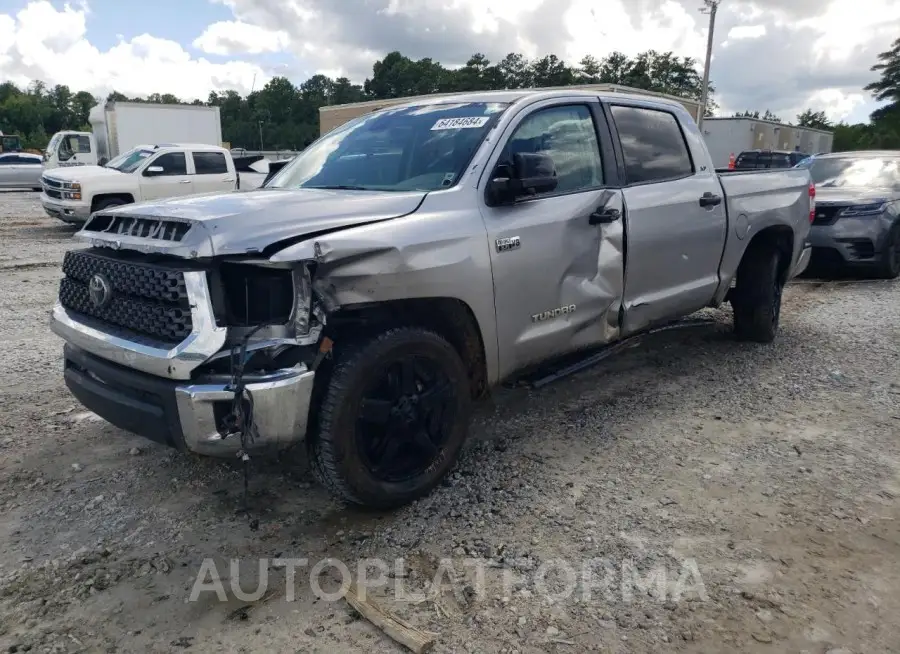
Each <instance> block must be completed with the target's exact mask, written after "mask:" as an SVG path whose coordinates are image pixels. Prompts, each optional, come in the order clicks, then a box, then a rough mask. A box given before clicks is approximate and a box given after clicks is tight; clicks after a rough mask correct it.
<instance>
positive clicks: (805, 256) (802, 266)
mask: <svg viewBox="0 0 900 654" xmlns="http://www.w3.org/2000/svg"><path fill="white" fill-rule="evenodd" d="M810 259H812V246H811V245H810V244H809V242H807V243H805V244H804V245H803V249H802V250H800V256H799V257H797V263H796V264H794V269H793V270H792V271H791V275H790V276H791V277H792V278H793V277H797V276H798V275H802V274H803V273H804V272H805V271H806V269H807V268H808V267H809V262H810Z"/></svg>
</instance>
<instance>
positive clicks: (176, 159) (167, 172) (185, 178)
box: [141, 152, 193, 200]
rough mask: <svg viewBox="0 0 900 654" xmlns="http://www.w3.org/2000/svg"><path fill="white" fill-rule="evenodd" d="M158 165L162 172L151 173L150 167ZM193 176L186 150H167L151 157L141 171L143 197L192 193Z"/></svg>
mask: <svg viewBox="0 0 900 654" xmlns="http://www.w3.org/2000/svg"><path fill="white" fill-rule="evenodd" d="M154 166H158V167H160V168H162V169H163V172H161V173H151V172H150V171H149V170H148V169H149V168H152V167H154ZM192 192H193V191H192V185H191V178H190V176H189V175H188V169H187V158H186V156H185V153H184V152H166V153H163V154H160V155H158V156H157V157H156V158H155V159H151V160H150V161H149V162H148V163H147V165H146V166H144V168H143V170H142V171H141V198H142V199H143V200H159V199H161V198H171V197H176V196H179V195H190V194H191V193H192Z"/></svg>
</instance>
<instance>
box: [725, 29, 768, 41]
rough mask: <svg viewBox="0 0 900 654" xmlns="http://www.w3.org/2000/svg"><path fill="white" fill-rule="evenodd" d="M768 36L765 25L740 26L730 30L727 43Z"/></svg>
mask: <svg viewBox="0 0 900 654" xmlns="http://www.w3.org/2000/svg"><path fill="white" fill-rule="evenodd" d="M765 35H766V26H765V25H738V26H737V27H732V28H731V29H730V30H728V39H727V41H739V40H741V39H758V38H761V37H763V36H765Z"/></svg>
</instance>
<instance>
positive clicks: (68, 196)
mask: <svg viewBox="0 0 900 654" xmlns="http://www.w3.org/2000/svg"><path fill="white" fill-rule="evenodd" d="M62 197H63V200H80V199H81V191H63V192H62Z"/></svg>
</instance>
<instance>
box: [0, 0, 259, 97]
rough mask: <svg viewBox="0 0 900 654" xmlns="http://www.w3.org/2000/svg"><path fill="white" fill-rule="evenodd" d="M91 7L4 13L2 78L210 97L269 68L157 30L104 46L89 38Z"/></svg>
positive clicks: (0, 20) (101, 91) (0, 22)
mask: <svg viewBox="0 0 900 654" xmlns="http://www.w3.org/2000/svg"><path fill="white" fill-rule="evenodd" d="M87 14H88V12H87V8H86V7H85V6H84V5H83V4H82V5H81V6H77V7H73V6H72V5H68V4H67V5H65V6H64V7H63V9H62V10H57V9H55V8H54V7H53V5H52V4H50V3H49V2H47V1H46V0H34V1H32V2H29V4H28V5H27V6H26V7H25V8H24V9H22V10H21V11H19V12H18V13H17V14H16V15H15V16H11V15H9V14H0V34H2V35H3V38H2V39H0V79H2V80H10V81H12V82H14V83H16V84H18V85H21V86H25V85H27V84H28V83H29V82H31V81H34V80H42V81H44V82H46V83H47V84H48V85H51V86H53V85H56V84H65V85H67V86H69V88H71V89H73V90H78V91H80V90H86V91H90V92H92V93H95V94H96V95H106V94H107V93H109V92H110V91H113V90H115V91H119V92H121V93H124V94H126V95H147V94H150V93H173V94H175V95H177V96H179V97H181V98H186V99H190V98H196V97H200V98H203V99H205V98H206V96H207V95H208V94H209V92H210V91H211V90H224V89H236V90H238V91H240V92H243V93H246V92H247V91H249V90H250V87H251V85H252V84H253V79H254V77H256V82H257V84H263V83H265V81H266V79H267V77H268V76H267V75H266V73H265V72H264V71H263V70H262V69H261V68H260V67H259V66H256V65H254V64H251V63H248V62H242V61H229V62H225V63H213V62H210V61H209V60H207V59H204V58H199V59H197V58H194V57H192V56H191V54H190V53H189V52H187V51H186V50H185V49H184V48H183V47H182V46H181V45H180V44H178V43H176V42H175V41H171V40H168V39H161V38H157V37H155V36H152V35H150V34H141V35H140V36H136V37H134V38H133V39H131V40H130V41H125V40H120V42H119V43H118V44H116V45H115V46H113V47H112V48H110V49H109V50H106V51H101V50H99V49H98V48H96V47H95V46H94V45H92V44H91V43H89V42H88V41H87V39H86V38H85V34H86V31H87V27H86V19H87Z"/></svg>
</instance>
